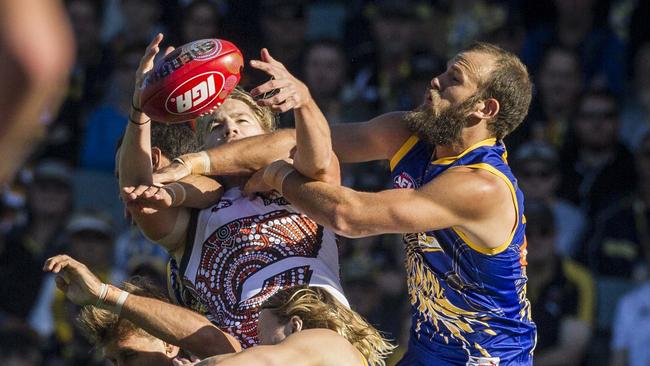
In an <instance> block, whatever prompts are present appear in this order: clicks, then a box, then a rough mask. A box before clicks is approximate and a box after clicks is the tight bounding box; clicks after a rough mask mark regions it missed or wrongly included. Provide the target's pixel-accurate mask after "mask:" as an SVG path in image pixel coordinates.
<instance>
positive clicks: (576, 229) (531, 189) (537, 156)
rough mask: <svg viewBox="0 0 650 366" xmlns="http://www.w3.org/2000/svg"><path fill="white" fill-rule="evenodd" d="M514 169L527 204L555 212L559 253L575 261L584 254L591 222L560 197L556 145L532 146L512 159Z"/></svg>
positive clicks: (524, 146) (527, 146) (533, 143)
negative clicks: (531, 202) (532, 202)
mask: <svg viewBox="0 0 650 366" xmlns="http://www.w3.org/2000/svg"><path fill="white" fill-rule="evenodd" d="M511 161H512V169H513V171H514V172H515V173H516V174H517V177H518V182H519V187H520V188H521V190H522V191H524V196H525V197H526V199H527V200H537V201H542V202H544V203H545V204H546V205H548V206H549V207H550V209H551V210H552V211H553V221H554V224H555V231H556V232H557V234H556V235H555V240H554V243H555V244H556V248H555V250H556V253H557V254H558V255H560V256H562V257H573V256H575V255H576V254H577V253H578V252H579V251H580V245H581V244H582V240H583V239H584V238H583V235H584V234H585V230H586V228H587V219H586V217H585V215H584V214H583V213H582V211H581V210H580V209H579V208H578V207H576V206H575V205H574V204H573V203H571V202H569V201H567V200H565V199H563V198H560V197H558V196H557V189H558V186H559V184H560V180H561V176H560V167H559V166H560V159H559V156H558V154H557V151H556V150H555V149H554V148H553V146H552V145H549V144H546V143H544V142H537V141H531V142H528V143H526V144H524V145H522V146H521V147H519V149H518V150H517V151H516V152H515V154H514V155H513V157H512V160H511Z"/></svg>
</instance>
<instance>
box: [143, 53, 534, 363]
mask: <svg viewBox="0 0 650 366" xmlns="http://www.w3.org/2000/svg"><path fill="white" fill-rule="evenodd" d="M251 65H252V66H253V67H256V68H260V69H262V70H265V71H267V72H268V73H270V74H272V75H274V76H275V80H272V81H270V82H267V83H265V84H262V85H261V86H259V87H257V88H255V89H253V90H252V94H254V95H261V94H263V93H267V92H269V91H270V90H272V89H280V93H278V94H277V95H275V96H274V97H271V98H266V99H263V100H261V101H260V103H261V104H264V105H269V106H271V107H272V108H274V109H279V108H286V106H290V107H293V106H300V103H304V101H309V100H311V97H310V96H309V92H308V91H307V90H306V88H304V89H303V88H287V87H285V83H286V79H290V78H289V77H287V76H286V75H281V74H279V73H278V72H277V69H278V68H283V67H282V65H281V64H279V63H277V62H272V63H267V62H260V61H254V62H252V64H251ZM276 74H277V75H276ZM531 88H532V87H531V82H530V79H529V76H528V72H527V70H526V68H525V66H524V65H523V64H522V63H521V61H520V60H519V59H518V58H517V57H516V56H514V55H513V54H511V53H508V52H506V51H504V50H502V49H500V48H498V47H496V46H493V45H489V44H483V43H479V44H475V45H473V46H471V47H469V48H468V49H466V50H464V51H462V52H460V53H459V54H458V55H456V56H455V57H454V58H453V59H451V60H450V61H449V63H448V67H447V69H446V70H445V71H444V72H443V73H442V74H440V75H438V76H436V77H434V78H433V79H432V80H431V83H430V87H429V90H428V92H427V93H426V97H425V100H424V103H423V104H422V105H421V106H420V107H418V108H417V109H416V110H414V111H411V112H394V113H388V114H385V115H382V116H379V117H377V118H375V119H373V120H371V121H369V122H365V123H359V124H345V125H338V126H333V127H332V131H331V133H332V145H333V150H334V152H335V153H336V154H337V156H338V157H339V158H340V159H341V161H343V162H363V161H370V160H382V159H385V160H389V161H390V168H391V174H392V178H393V185H394V189H391V190H386V191H382V192H378V193H364V192H357V191H354V190H351V189H348V188H345V187H341V186H335V185H331V184H327V183H324V182H317V181H314V180H310V179H307V178H305V177H303V176H302V175H301V174H299V173H298V172H292V169H293V167H291V165H289V164H288V163H286V162H283V161H277V162H275V163H273V164H271V165H269V166H268V167H267V168H266V169H265V170H264V171H263V178H264V179H263V180H264V181H265V182H266V183H267V184H268V185H270V186H271V187H272V188H274V189H276V190H280V191H282V192H283V195H284V196H285V197H286V198H287V199H288V200H289V201H290V202H291V203H292V204H293V205H294V206H295V207H297V208H298V209H299V210H301V211H302V212H304V213H305V214H307V215H309V216H310V217H311V218H313V219H314V220H316V221H317V222H319V223H321V224H323V225H324V226H326V227H330V228H332V229H334V231H335V232H337V233H339V234H341V235H344V236H349V237H360V236H368V235H377V234H383V233H402V234H404V239H405V242H406V254H407V255H406V258H407V259H406V267H407V268H406V269H407V275H408V278H407V283H408V290H409V298H410V302H411V309H412V326H411V337H410V338H411V339H410V342H409V349H408V351H407V353H406V355H405V356H404V358H403V360H402V361H401V363H400V365H432V364H435V365H530V364H532V352H533V348H534V345H535V337H536V331H535V325H534V323H533V322H532V320H531V317H530V305H529V303H528V300H527V299H526V290H525V289H526V270H525V266H526V258H525V253H526V251H525V249H526V241H525V236H524V228H525V219H524V216H523V213H524V209H523V195H522V193H521V191H520V190H519V188H518V187H517V181H516V179H515V177H514V176H513V175H512V172H511V171H510V168H509V167H508V164H507V161H506V149H505V146H504V144H503V142H502V139H503V138H504V137H505V136H506V135H508V134H509V133H510V132H512V131H513V130H514V129H515V128H516V127H517V126H518V125H519V124H520V123H521V122H522V120H523V119H524V117H525V115H526V113H527V111H528V107H529V105H530V100H531ZM296 101H301V102H300V103H297V102H296ZM318 122H319V121H311V123H307V124H306V126H307V127H309V128H310V132H309V133H313V134H320V136H321V137H322V138H323V139H327V138H328V137H329V132H330V131H329V128H328V126H326V125H323V124H320V123H318ZM292 138H295V137H294V136H293V134H292V133H291V132H283V131H280V132H278V133H276V134H275V135H273V136H267V137H265V138H251V139H248V140H250V141H242V142H241V144H233V145H232V146H227V147H226V146H224V147H222V148H217V149H211V150H209V151H208V155H209V158H210V159H209V161H208V162H207V163H209V164H207V163H203V164H202V163H201V159H196V158H194V159H192V158H191V157H188V158H190V159H188V160H190V164H192V165H191V166H193V169H192V170H197V171H201V170H202V169H207V172H208V173H209V174H218V172H219V171H220V170H226V171H235V170H236V168H237V167H234V166H233V164H232V162H230V161H228V160H227V159H225V158H224V157H229V156H232V155H233V154H234V152H235V151H237V152H238V154H239V157H240V159H249V160H247V161H248V164H249V165H248V168H250V166H251V165H252V163H251V161H250V159H251V158H253V157H254V156H255V154H258V155H259V152H256V151H255V148H254V147H255V146H256V145H259V144H262V145H263V146H265V151H264V152H265V157H266V161H265V159H258V160H257V163H259V164H260V165H262V164H264V163H265V162H268V160H271V157H272V156H277V157H282V156H284V155H285V154H286V151H282V147H281V146H280V143H283V142H286V140H290V139H292ZM271 146H278V148H277V149H275V150H276V151H272V150H273V149H272V148H270V147H271ZM244 147H245V148H246V149H244ZM193 164H196V165H193ZM205 165H209V167H206V166H205ZM241 170H242V172H243V171H245V169H241ZM188 173H189V171H188V169H187V167H181V166H179V165H178V164H175V165H172V166H170V168H169V169H167V170H166V171H165V172H161V173H160V174H159V175H158V176H157V177H156V178H157V179H159V180H163V181H164V180H170V179H177V178H178V177H179V176H183V175H185V174H188ZM260 175H262V173H260V174H257V175H256V177H254V179H253V180H251V182H249V186H248V189H249V190H260V189H263V187H262V186H260V178H259V177H260Z"/></svg>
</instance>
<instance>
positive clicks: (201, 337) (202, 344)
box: [179, 325, 241, 358]
mask: <svg viewBox="0 0 650 366" xmlns="http://www.w3.org/2000/svg"><path fill="white" fill-rule="evenodd" d="M179 343H181V344H180V346H181V347H182V348H183V349H186V350H188V351H190V352H192V353H194V354H196V355H197V356H199V357H200V358H206V357H211V356H216V355H221V354H227V353H236V352H240V351H241V346H240V345H239V342H237V341H236V340H235V339H234V338H233V337H231V336H229V335H227V334H225V333H223V332H222V331H220V330H219V329H217V328H215V327H214V326H212V325H206V326H203V327H202V328H201V329H199V330H197V331H196V332H195V333H194V334H192V335H191V336H189V337H187V338H185V339H184V340H181V342H179Z"/></svg>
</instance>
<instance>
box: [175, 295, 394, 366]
mask: <svg viewBox="0 0 650 366" xmlns="http://www.w3.org/2000/svg"><path fill="white" fill-rule="evenodd" d="M258 332H259V333H258V336H259V338H260V346H257V347H253V348H250V349H247V350H244V351H243V352H241V353H237V354H234V355H232V356H227V355H222V356H216V357H212V358H208V359H205V360H203V361H202V362H199V363H198V364H196V366H211V365H220V366H228V365H248V366H262V365H271V364H272V365H285V364H291V365H294V366H300V365H303V366H307V365H309V366H317V365H318V366H329V365H359V366H361V365H373V366H384V365H385V362H384V359H385V358H386V357H387V356H388V355H389V354H390V353H391V352H392V350H393V349H394V348H395V346H393V345H392V344H390V343H389V342H388V341H387V340H386V339H384V338H383V337H382V335H381V333H380V332H379V331H378V330H377V329H375V328H374V327H373V326H372V325H370V324H368V322H366V320H365V319H363V318H362V317H361V315H359V314H358V313H356V312H354V311H353V310H350V309H349V308H348V307H346V306H345V305H343V304H342V303H340V302H339V301H338V300H336V299H335V298H334V297H333V296H332V295H330V294H329V293H328V292H327V291H326V290H324V289H322V288H319V287H307V286H298V287H293V288H289V289H283V290H280V291H278V292H276V293H275V294H274V295H273V296H272V297H270V298H269V299H268V300H267V301H266V302H265V303H264V304H263V305H262V309H261V311H260V317H259V323H258ZM332 350H336V352H333V351H332ZM190 364H192V363H187V365H190Z"/></svg>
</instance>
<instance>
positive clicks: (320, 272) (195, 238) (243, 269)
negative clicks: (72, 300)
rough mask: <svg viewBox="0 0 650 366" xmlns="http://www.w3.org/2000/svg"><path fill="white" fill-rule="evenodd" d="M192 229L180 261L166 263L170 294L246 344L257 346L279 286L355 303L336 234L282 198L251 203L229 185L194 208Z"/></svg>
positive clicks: (272, 196)
mask: <svg viewBox="0 0 650 366" xmlns="http://www.w3.org/2000/svg"><path fill="white" fill-rule="evenodd" d="M197 213H198V215H197ZM188 230H189V231H188V234H189V235H188V239H187V241H186V247H185V251H184V253H183V257H182V259H181V263H180V264H178V263H176V261H175V260H174V259H172V260H170V263H169V266H168V275H169V286H170V294H171V295H172V298H173V299H174V300H175V301H176V302H177V303H179V304H180V305H182V306H184V307H188V308H191V309H193V310H195V311H197V312H199V313H201V314H204V315H205V316H206V317H207V318H208V319H209V320H210V321H211V322H212V323H213V324H215V325H216V326H217V327H219V328H220V329H221V330H223V331H225V332H228V333H229V334H231V335H233V336H234V337H235V338H237V339H238V340H239V341H240V343H241V345H242V347H249V346H252V345H254V344H256V343H257V318H258V315H259V307H260V305H261V304H262V303H263V302H264V301H265V300H267V299H268V298H269V297H270V296H271V295H273V294H274V293H275V292H277V291H278V290H280V289H285V288H289V287H293V286H300V285H310V286H318V287H323V288H325V289H326V290H328V291H329V292H330V293H331V294H332V295H333V296H334V297H335V298H336V299H337V300H339V301H340V302H342V303H343V304H345V305H346V306H349V304H348V302H347V300H346V298H345V296H344V295H343V290H342V287H341V284H340V279H339V263H338V247H337V241H336V236H335V234H334V233H333V232H331V231H329V230H327V229H324V228H323V227H322V226H320V225H318V224H316V223H315V222H314V221H312V220H311V219H309V218H307V217H306V216H305V215H302V214H300V213H298V212H297V211H296V210H295V209H294V208H293V207H292V206H291V205H290V204H289V203H288V202H287V201H286V200H285V199H284V198H282V197H280V196H279V195H277V194H275V195H268V196H266V195H265V196H262V195H260V196H258V197H256V198H255V199H253V200H249V199H248V198H246V197H243V196H242V194H241V190H240V189H239V188H231V189H229V190H228V191H227V192H226V193H225V194H224V196H223V197H222V198H221V200H220V201H219V202H218V203H217V204H215V205H214V206H213V207H211V208H207V209H204V210H201V211H198V210H197V211H195V212H194V214H193V215H192V219H191V220H190V225H189V229H188Z"/></svg>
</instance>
